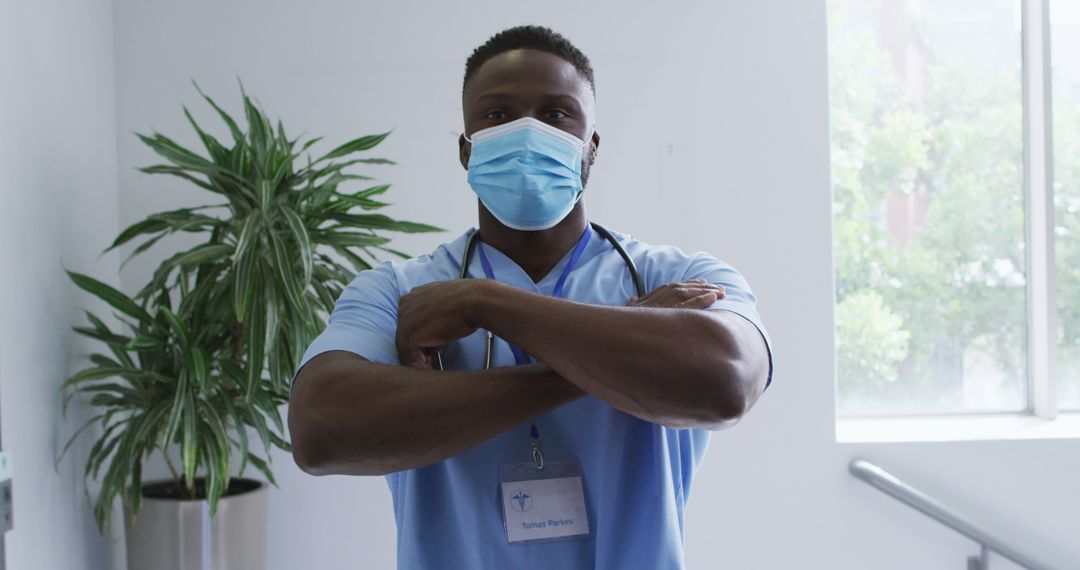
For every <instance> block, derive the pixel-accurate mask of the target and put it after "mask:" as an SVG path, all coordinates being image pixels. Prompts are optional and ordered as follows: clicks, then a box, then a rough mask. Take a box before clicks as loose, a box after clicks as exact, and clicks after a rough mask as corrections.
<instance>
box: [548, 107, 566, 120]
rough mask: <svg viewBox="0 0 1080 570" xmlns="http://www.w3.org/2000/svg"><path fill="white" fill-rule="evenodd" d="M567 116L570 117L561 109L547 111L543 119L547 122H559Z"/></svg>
mask: <svg viewBox="0 0 1080 570" xmlns="http://www.w3.org/2000/svg"><path fill="white" fill-rule="evenodd" d="M569 116H570V115H568V114H567V113H566V111H563V110H562V109H548V110H547V111H545V112H544V118H545V119H547V120H548V121H559V120H562V119H565V118H567V117H569Z"/></svg>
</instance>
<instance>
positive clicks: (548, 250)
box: [478, 200, 588, 283]
mask: <svg viewBox="0 0 1080 570" xmlns="http://www.w3.org/2000/svg"><path fill="white" fill-rule="evenodd" d="M478 205H479V208H480V239H481V240H483V242H484V243H485V244H487V245H489V246H491V247H494V248H495V249H497V250H499V251H500V252H502V254H503V255H505V256H507V257H509V258H510V259H512V260H514V263H516V264H518V267H521V268H522V269H524V270H525V273H527V274H528V275H529V278H531V279H532V280H533V282H534V283H536V282H539V281H540V280H541V279H543V278H544V276H545V275H547V274H548V273H550V272H551V269H552V268H554V267H555V265H556V264H557V263H559V260H560V259H562V258H563V256H564V255H566V253H567V252H568V251H570V249H571V248H572V247H574V244H576V243H577V241H578V240H579V239H581V234H582V233H584V232H585V226H586V224H587V223H588V222H587V220H586V219H585V203H584V201H583V200H582V201H579V202H578V203H577V206H575V207H574V209H573V210H572V211H571V212H570V214H568V215H567V216H566V218H564V219H563V220H562V221H561V222H559V223H558V224H556V225H555V226H554V227H552V228H548V229H546V230H540V231H535V232H526V231H521V230H515V229H511V228H508V227H506V226H504V225H502V223H500V222H499V220H496V219H495V217H494V216H492V215H491V212H489V211H488V210H487V208H485V207H484V205H483V204H478Z"/></svg>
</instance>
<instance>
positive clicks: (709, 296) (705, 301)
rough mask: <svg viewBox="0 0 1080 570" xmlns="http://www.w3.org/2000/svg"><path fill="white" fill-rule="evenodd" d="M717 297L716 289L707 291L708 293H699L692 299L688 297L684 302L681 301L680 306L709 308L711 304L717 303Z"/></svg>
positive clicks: (684, 307) (683, 307)
mask: <svg viewBox="0 0 1080 570" xmlns="http://www.w3.org/2000/svg"><path fill="white" fill-rule="evenodd" d="M717 298H718V297H717V294H716V291H709V292H706V293H702V294H700V295H698V296H697V297H693V298H691V299H687V300H685V301H683V302H682V303H679V308H682V309H705V308H708V307H709V305H712V304H713V303H715V302H716V300H717Z"/></svg>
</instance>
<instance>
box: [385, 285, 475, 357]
mask: <svg viewBox="0 0 1080 570" xmlns="http://www.w3.org/2000/svg"><path fill="white" fill-rule="evenodd" d="M482 284H483V281H482V280H479V279H452V280H449V281H436V282H434V283H428V284H427V285H423V286H420V287H417V288H415V289H413V290H412V291H409V292H408V293H406V294H405V295H402V296H401V299H399V300H398V327H397V349H398V358H399V359H400V361H401V364H402V365H404V366H412V367H414V368H427V369H434V368H435V353H436V352H438V351H439V350H441V349H442V348H443V347H445V346H446V345H448V344H450V343H451V342H453V341H455V340H457V339H459V338H464V337H466V336H469V335H470V334H472V332H473V331H475V330H476V327H475V326H473V325H471V324H469V322H468V319H466V317H465V314H466V312H467V309H468V307H470V306H471V305H472V299H474V298H475V297H474V296H473V295H475V294H476V293H478V288H479V287H482Z"/></svg>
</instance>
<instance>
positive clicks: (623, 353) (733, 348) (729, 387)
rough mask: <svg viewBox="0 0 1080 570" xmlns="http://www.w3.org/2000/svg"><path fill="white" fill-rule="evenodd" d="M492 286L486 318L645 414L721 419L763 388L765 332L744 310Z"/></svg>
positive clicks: (677, 422)
mask: <svg viewBox="0 0 1080 570" xmlns="http://www.w3.org/2000/svg"><path fill="white" fill-rule="evenodd" d="M485 293H486V294H485V295H484V296H483V300H482V302H481V303H480V305H479V308H478V309H477V310H476V311H475V313H474V316H475V320H476V325H477V326H479V327H482V328H485V329H488V330H491V331H492V332H493V333H495V334H496V335H498V336H500V337H501V338H504V339H506V340H507V341H509V342H513V343H515V344H517V345H518V346H520V347H522V349H523V350H525V351H526V352H528V353H529V354H531V355H533V356H534V357H536V358H537V359H538V360H540V361H542V362H544V363H546V364H547V365H549V366H551V368H552V369H554V370H555V371H556V372H557V373H559V375H560V376H562V377H563V378H566V379H567V380H569V381H570V382H573V383H574V384H577V385H578V386H580V387H581V388H582V389H584V390H586V391H587V392H589V393H591V394H593V395H595V396H596V397H598V398H600V399H602V400H604V401H606V402H607V403H609V404H611V405H612V406H613V407H615V408H618V409H620V410H622V411H625V412H627V413H629V414H632V415H634V416H636V417H639V418H642V419H645V420H648V421H652V422H654V423H659V424H663V425H666V426H669V427H704V428H710V429H717V428H719V427H722V426H724V425H727V424H730V423H732V422H734V421H735V420H737V419H738V418H739V417H741V415H742V414H743V413H744V412H745V411H746V410H747V409H749V407H750V406H751V405H752V403H753V401H754V399H756V397H757V395H758V394H759V393H760V390H761V389H762V388H763V384H764V374H765V372H766V371H767V368H766V369H765V370H763V369H762V363H761V360H762V359H761V358H760V355H758V354H754V353H753V352H754V351H753V350H747V349H748V348H751V349H757V348H761V349H762V350H763V349H764V342H763V341H762V340H761V339H760V337H758V338H754V337H752V336H750V335H748V334H747V328H750V329H753V325H750V324H749V323H748V322H742V323H740V322H739V321H740V320H741V321H745V319H742V317H740V316H738V315H735V314H734V313H730V312H727V311H701V310H693V309H658V308H643V307H624V306H600V305H589V304H582V303H574V302H569V301H565V300H559V299H553V298H550V297H544V296H540V295H536V294H532V293H528V292H525V291H521V290H519V289H515V288H513V287H508V286H505V285H501V284H494V285H493V286H491V287H490V288H489V290H487V291H485ZM753 334H754V335H755V336H757V335H758V333H757V331H756V329H754V330H753ZM754 343H760V344H754ZM766 366H767V360H766Z"/></svg>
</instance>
